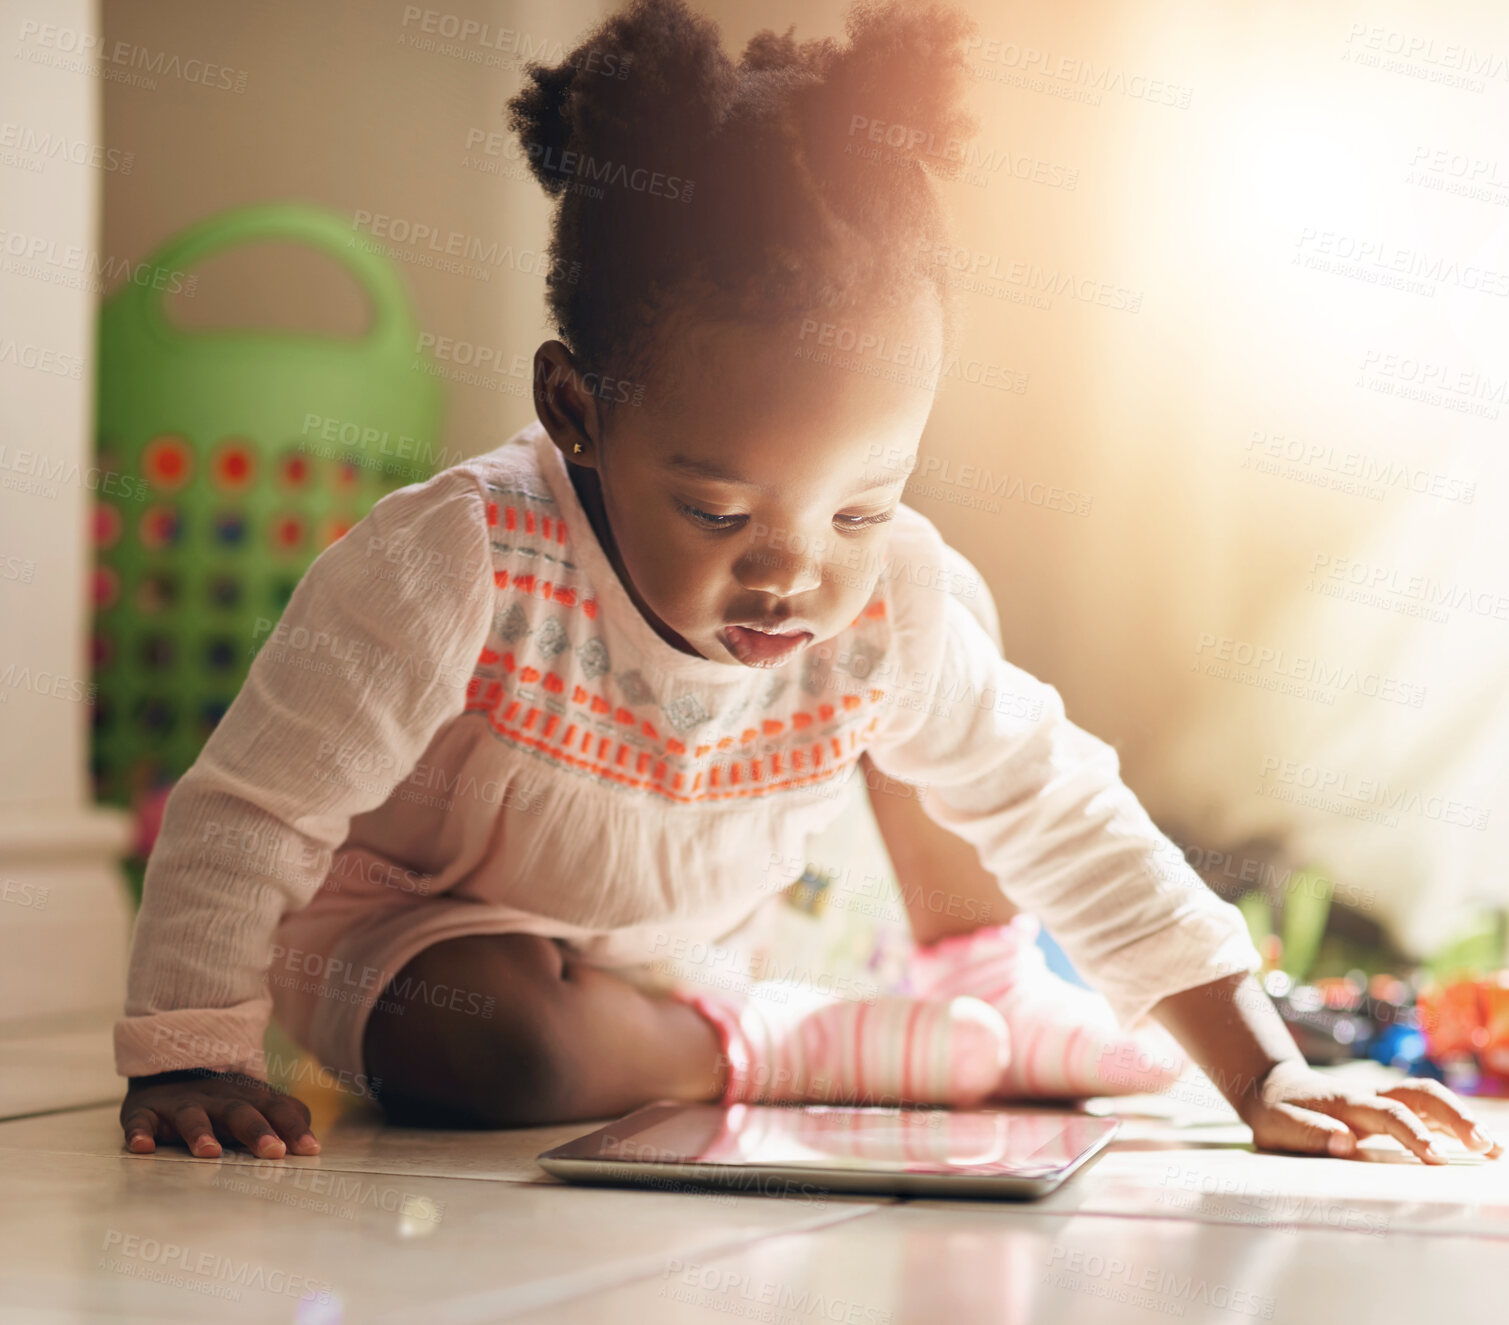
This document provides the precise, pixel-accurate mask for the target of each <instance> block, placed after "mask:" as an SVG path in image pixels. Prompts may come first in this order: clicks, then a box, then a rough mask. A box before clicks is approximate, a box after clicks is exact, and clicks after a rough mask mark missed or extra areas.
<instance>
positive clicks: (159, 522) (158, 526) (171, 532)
mask: <svg viewBox="0 0 1509 1325" xmlns="http://www.w3.org/2000/svg"><path fill="white" fill-rule="evenodd" d="M140 536H141V543H142V546H143V547H146V548H151V549H152V550H154V551H156V550H157V549H159V548H165V547H172V546H173V545H174V544H176V543H179V542H182V541H183V515H182V514H181V512H179V511H177V510H175V509H174V508H173V507H171V506H149V507H148V508H147V509H146V510H145V511H144V512H143V513H142V517H141V526H140Z"/></svg>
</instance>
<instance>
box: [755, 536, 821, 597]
mask: <svg viewBox="0 0 1509 1325" xmlns="http://www.w3.org/2000/svg"><path fill="white" fill-rule="evenodd" d="M735 574H736V575H737V576H738V580H739V583H740V584H742V585H743V586H744V587H745V588H746V589H751V590H754V591H757V592H760V593H768V594H774V595H775V596H776V597H778V598H790V597H791V596H792V595H793V594H799V593H808V592H810V591H811V590H813V589H816V588H818V587H820V586H821V584H822V582H823V568H822V565H821V563H820V562H819V561H818V560H817V558H816V557H813V556H811V555H809V554H806V553H802V552H793V551H791V550H790V549H789V548H775V547H771V546H770V545H769V544H766V545H764V546H762V547H753V548H750V549H749V551H748V552H747V553H745V555H744V556H743V557H742V558H740V560H739V564H738V566H737V567H736V568H735Z"/></svg>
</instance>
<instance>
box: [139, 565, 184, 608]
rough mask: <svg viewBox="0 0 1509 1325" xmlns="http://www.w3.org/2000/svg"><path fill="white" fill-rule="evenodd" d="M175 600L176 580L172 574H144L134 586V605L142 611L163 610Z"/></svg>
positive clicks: (176, 592) (176, 591) (175, 601)
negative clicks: (140, 580)
mask: <svg viewBox="0 0 1509 1325" xmlns="http://www.w3.org/2000/svg"><path fill="white" fill-rule="evenodd" d="M177 602H178V581H177V579H176V578H174V577H173V576H172V575H165V574H156V575H146V576H143V577H142V582H141V583H140V584H139V585H137V586H136V606H137V608H138V609H139V610H140V611H142V612H147V613H154V612H165V611H167V610H168V609H169V608H170V607H172V606H173V605H174V604H175V603H177Z"/></svg>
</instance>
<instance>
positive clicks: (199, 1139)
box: [172, 1104, 220, 1159]
mask: <svg viewBox="0 0 1509 1325" xmlns="http://www.w3.org/2000/svg"><path fill="white" fill-rule="evenodd" d="M172 1118H173V1126H174V1127H176V1128H177V1129H178V1135H179V1136H181V1137H182V1138H183V1143H184V1145H186V1146H188V1148H189V1154H191V1155H198V1156H199V1157H200V1158H201V1159H214V1158H215V1157H216V1156H217V1155H219V1154H220V1142H219V1141H217V1140H216V1139H215V1129H214V1128H213V1127H211V1126H210V1119H209V1115H208V1114H206V1113H205V1111H204V1110H203V1109H201V1108H200V1107H199V1106H198V1105H197V1104H184V1105H180V1106H179V1107H178V1108H176V1109H174V1110H172Z"/></svg>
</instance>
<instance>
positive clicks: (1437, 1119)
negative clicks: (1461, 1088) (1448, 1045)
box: [1378, 1077, 1503, 1159]
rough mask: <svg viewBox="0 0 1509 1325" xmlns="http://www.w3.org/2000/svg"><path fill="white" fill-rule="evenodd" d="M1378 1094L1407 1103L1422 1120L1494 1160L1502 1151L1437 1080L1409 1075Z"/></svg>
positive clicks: (1460, 1103) (1459, 1101)
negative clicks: (1406, 1079) (1409, 1076)
mask: <svg viewBox="0 0 1509 1325" xmlns="http://www.w3.org/2000/svg"><path fill="white" fill-rule="evenodd" d="M1378 1093H1379V1094H1380V1095H1382V1096H1383V1097H1384V1098H1385V1099H1395V1100H1399V1101H1400V1102H1401V1103H1403V1104H1407V1105H1408V1106H1409V1107H1410V1108H1412V1109H1413V1110H1414V1111H1415V1112H1416V1113H1418V1114H1419V1115H1420V1116H1421V1117H1423V1118H1424V1119H1425V1120H1426V1122H1429V1123H1434V1124H1435V1125H1436V1126H1437V1127H1439V1128H1440V1129H1441V1130H1442V1131H1443V1132H1448V1133H1450V1134H1451V1135H1452V1136H1455V1137H1456V1138H1457V1139H1458V1140H1459V1141H1461V1143H1462V1144H1463V1145H1464V1146H1466V1147H1467V1148H1468V1149H1469V1150H1475V1151H1477V1152H1478V1153H1479V1154H1483V1155H1489V1156H1491V1157H1493V1158H1494V1159H1497V1158H1498V1156H1499V1155H1500V1154H1501V1153H1503V1147H1502V1146H1501V1145H1499V1144H1498V1143H1497V1142H1496V1141H1493V1140H1491V1139H1490V1138H1489V1137H1487V1136H1485V1135H1484V1134H1483V1132H1482V1131H1481V1130H1480V1129H1479V1127H1478V1124H1477V1119H1475V1118H1474V1117H1473V1116H1472V1115H1471V1114H1470V1113H1469V1112H1468V1111H1467V1107H1466V1106H1465V1105H1464V1104H1463V1103H1462V1101H1461V1100H1459V1099H1458V1098H1457V1097H1456V1096H1455V1095H1453V1094H1452V1093H1451V1091H1449V1090H1447V1089H1446V1087H1445V1086H1443V1085H1442V1084H1441V1083H1440V1082H1439V1081H1433V1080H1431V1079H1430V1078H1429V1077H1411V1078H1410V1079H1409V1080H1408V1081H1401V1082H1400V1083H1399V1084H1398V1085H1397V1086H1390V1087H1389V1088H1388V1089H1387V1090H1380V1091H1379V1092H1378Z"/></svg>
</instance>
